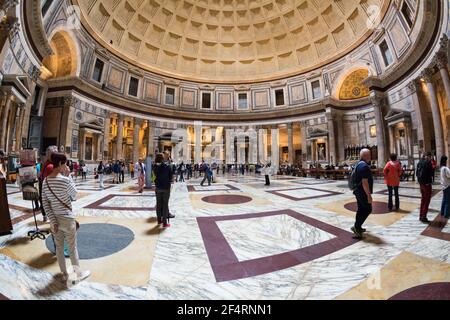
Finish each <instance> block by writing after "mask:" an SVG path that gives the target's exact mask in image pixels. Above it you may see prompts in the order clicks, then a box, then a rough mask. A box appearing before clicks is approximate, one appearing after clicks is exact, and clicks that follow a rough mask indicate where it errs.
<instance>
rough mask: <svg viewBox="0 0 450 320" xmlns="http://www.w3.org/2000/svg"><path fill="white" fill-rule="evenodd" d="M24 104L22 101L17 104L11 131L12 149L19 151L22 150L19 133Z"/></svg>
mask: <svg viewBox="0 0 450 320" xmlns="http://www.w3.org/2000/svg"><path fill="white" fill-rule="evenodd" d="M23 108H24V105H23V104H22V103H18V104H16V108H15V111H14V114H13V115H12V117H11V120H12V122H11V124H12V125H11V133H10V138H9V140H10V143H11V151H13V152H15V153H17V152H18V151H19V150H20V141H19V140H20V138H19V139H18V133H19V131H20V130H19V128H20V115H21V113H22V109H23Z"/></svg>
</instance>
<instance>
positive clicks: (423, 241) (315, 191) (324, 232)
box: [0, 175, 450, 300]
mask: <svg viewBox="0 0 450 320" xmlns="http://www.w3.org/2000/svg"><path fill="white" fill-rule="evenodd" d="M200 181H201V180H200V179H193V180H188V181H186V182H183V183H175V184H174V186H173V189H172V194H171V198H170V211H171V213H172V214H175V215H176V218H175V219H171V224H172V227H171V228H169V229H166V230H162V229H160V228H159V227H158V226H157V223H156V219H155V215H156V212H155V205H156V199H155V196H154V192H153V191H151V190H148V191H145V192H144V193H143V194H139V193H138V191H137V188H136V180H130V179H129V178H128V180H126V183H125V184H121V185H115V184H112V183H111V182H110V181H108V179H107V181H106V184H105V185H106V188H105V189H104V190H102V189H100V188H99V187H98V182H97V181H95V180H87V181H78V182H77V188H78V189H79V195H78V197H77V200H76V201H75V202H74V203H73V207H74V212H75V214H76V215H77V219H78V221H79V222H80V225H81V228H80V232H79V235H80V237H81V235H83V237H84V238H83V239H79V240H80V241H83V243H80V250H81V249H82V248H86V249H83V250H88V249H89V254H87V253H86V255H85V256H86V258H84V259H81V266H82V267H84V268H87V269H90V270H91V271H92V276H91V277H90V278H89V279H88V280H86V281H84V282H82V283H80V284H78V285H76V286H74V287H72V288H70V289H66V288H65V287H64V286H63V285H62V284H61V283H60V281H59V280H58V278H57V277H55V275H56V274H57V272H58V264H57V261H56V258H55V256H54V255H53V254H52V252H51V248H52V245H51V241H50V238H49V239H47V240H46V241H43V240H39V239H35V240H33V241H30V240H29V239H28V238H27V232H28V231H29V230H31V229H33V226H34V220H33V213H32V210H31V203H29V202H28V201H24V200H23V199H22V195H21V193H20V192H18V189H17V188H16V187H15V186H9V187H8V200H9V204H10V211H11V217H12V219H13V223H14V232H13V234H11V235H8V236H3V237H0V299H91V300H92V299H188V300H189V299H255V300H257V299H435V298H442V299H450V226H449V225H448V224H447V221H444V220H442V219H440V218H439V215H438V210H439V208H440V203H441V199H442V193H441V192H439V189H440V187H439V186H434V188H435V189H436V192H434V195H433V198H432V201H431V204H430V213H429V219H430V220H432V221H433V222H432V223H431V224H430V225H425V224H423V223H421V222H419V220H418V207H419V203H420V190H418V185H417V184H415V183H414V182H405V183H403V184H402V188H401V189H400V190H401V191H400V195H401V209H402V210H400V211H399V212H387V211H388V210H386V206H387V204H386V203H387V196H386V194H385V187H384V186H383V184H382V183H377V184H375V186H374V188H375V190H374V191H375V194H374V200H375V201H376V210H375V211H376V212H374V214H372V215H371V216H370V217H369V219H368V220H367V222H366V225H365V227H366V228H367V230H368V232H367V234H366V236H365V238H364V239H363V240H356V239H353V237H352V233H351V232H350V227H351V226H352V225H353V223H354V215H355V213H354V211H353V210H354V205H353V202H354V201H355V199H354V197H353V195H352V193H351V192H350V191H349V190H348V189H346V188H345V182H344V181H330V180H316V179H311V178H288V177H285V176H284V177H273V180H272V184H271V186H264V181H263V179H261V177H258V176H256V177H255V176H246V177H245V178H244V177H242V176H234V175H233V176H232V175H230V176H226V177H222V176H219V177H217V178H216V181H215V183H213V184H212V186H210V187H209V186H207V185H205V186H203V187H201V186H200ZM37 219H38V223H39V227H40V228H41V229H44V230H45V229H48V228H49V225H48V224H45V223H43V222H42V217H41V215H38V217H37ZM88 227H89V228H90V229H89V228H88ZM109 227H111V229H109ZM96 228H97V229H96ZM114 228H116V229H117V228H118V229H117V230H121V231H120V232H119V231H117V232H115V231H108V230H116V229H114ZM92 230H94V231H92ZM95 230H99V231H98V232H95ZM125 235H126V238H125ZM105 237H106V238H105ZM91 253H92V254H91ZM81 255H82V254H81V253H80V256H81ZM67 263H68V265H70V260H69V259H68V260H67Z"/></svg>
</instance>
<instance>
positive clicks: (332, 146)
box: [326, 110, 337, 165]
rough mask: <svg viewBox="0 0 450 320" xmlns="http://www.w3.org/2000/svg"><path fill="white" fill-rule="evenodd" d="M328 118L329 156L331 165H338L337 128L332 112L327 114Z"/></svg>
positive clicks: (329, 111)
mask: <svg viewBox="0 0 450 320" xmlns="http://www.w3.org/2000/svg"><path fill="white" fill-rule="evenodd" d="M326 117H327V121H328V154H329V161H328V162H329V163H330V164H331V165H334V164H336V162H337V159H336V158H337V157H336V136H335V126H334V119H333V114H332V113H331V110H328V111H327V112H326Z"/></svg>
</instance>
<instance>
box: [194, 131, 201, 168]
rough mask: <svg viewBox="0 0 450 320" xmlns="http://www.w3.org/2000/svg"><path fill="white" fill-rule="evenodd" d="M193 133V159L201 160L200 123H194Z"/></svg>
mask: <svg viewBox="0 0 450 320" xmlns="http://www.w3.org/2000/svg"><path fill="white" fill-rule="evenodd" d="M194 133H195V152H194V153H195V155H194V161H195V163H200V162H202V159H203V157H202V125H201V124H197V123H196V124H194Z"/></svg>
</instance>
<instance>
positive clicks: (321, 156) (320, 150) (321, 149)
mask: <svg viewBox="0 0 450 320" xmlns="http://www.w3.org/2000/svg"><path fill="white" fill-rule="evenodd" d="M325 151H326V150H325V143H318V144H317V159H318V160H319V161H324V160H325V159H326V157H325Z"/></svg>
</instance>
